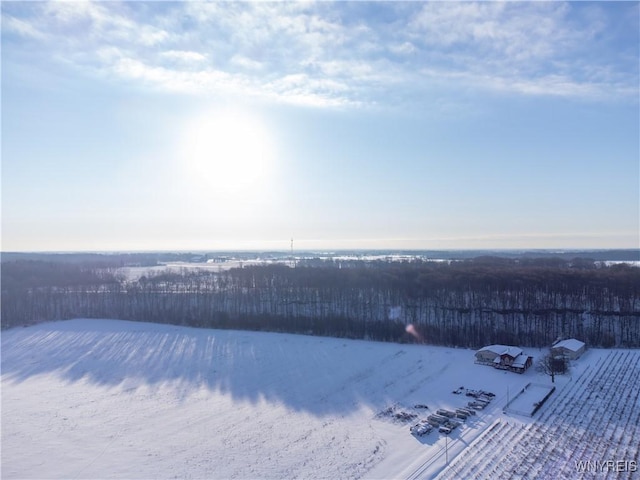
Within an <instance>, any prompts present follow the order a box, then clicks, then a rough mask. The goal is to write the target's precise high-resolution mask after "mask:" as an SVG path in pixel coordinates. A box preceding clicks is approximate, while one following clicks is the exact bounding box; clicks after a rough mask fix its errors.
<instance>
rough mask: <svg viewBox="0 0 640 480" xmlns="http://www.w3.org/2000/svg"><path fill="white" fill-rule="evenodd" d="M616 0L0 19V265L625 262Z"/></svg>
mask: <svg viewBox="0 0 640 480" xmlns="http://www.w3.org/2000/svg"><path fill="white" fill-rule="evenodd" d="M639 6H640V4H639V3H638V2H569V3H563V2H530V3H529V2H507V3H498V2H482V3H462V2H435V3H426V2H393V3H391V2H319V3H314V2H296V3H292V2H277V3H265V2H251V3H244V2H233V3H223V2H148V3H147V2H137V1H136V2H111V1H110V2H87V1H77V2H53V3H48V2H47V3H45V2H5V1H3V2H2V3H1V7H0V8H1V9H2V45H1V48H2V170H1V174H2V236H1V240H2V245H1V249H2V251H109V250H127V251H132V250H288V249H289V248H290V242H291V239H292V238H293V239H294V246H295V247H294V248H295V249H300V250H310V249H325V250H327V249H328V250H331V249H494V248H495V249H523V248H526V249H530V248H543V249H546V248H553V249H555V248H579V249H582V248H638V247H640V133H639V132H640V121H639V116H640V115H639V91H640V90H639V84H640V75H639V59H640V53H639V45H640V38H639V35H640V33H639V32H640V8H639Z"/></svg>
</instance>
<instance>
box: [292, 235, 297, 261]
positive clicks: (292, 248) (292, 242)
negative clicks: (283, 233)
mask: <svg viewBox="0 0 640 480" xmlns="http://www.w3.org/2000/svg"><path fill="white" fill-rule="evenodd" d="M291 266H292V267H295V266H296V261H295V260H294V258H293V237H291Z"/></svg>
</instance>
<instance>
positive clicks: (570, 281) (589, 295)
mask: <svg viewBox="0 0 640 480" xmlns="http://www.w3.org/2000/svg"><path fill="white" fill-rule="evenodd" d="M1 313H2V327H3V328H8V327H13V326H17V325H26V324H31V323H34V322H40V321H48V320H60V319H68V318H78V317H90V318H115V319H123V320H136V321H149V322H158V323H172V324H177V325H188V326H195V327H207V328H233V329H250V330H268V331H278V332H289V333H304V334H312V335H324V336H336V337H345V338H358V339H368V340H381V341H394V342H409V341H424V342H427V343H430V344H436V345H451V346H462V347H471V348H477V347H480V346H483V345H487V344H492V343H505V344H515V345H520V346H533V347H542V346H548V345H549V344H551V343H552V342H553V341H555V340H556V339H558V338H561V337H564V338H568V337H575V338H579V339H581V340H583V341H585V342H587V343H588V344H589V345H591V346H603V347H612V346H624V347H640V268H637V267H632V266H628V265H626V264H619V265H611V266H606V265H603V264H599V263H597V262H594V261H593V260H590V259H584V258H576V259H571V260H566V259H561V258H529V259H527V258H519V259H513V258H498V257H478V258H473V259H466V260H461V261H448V262H434V261H403V262H388V261H359V260H348V261H334V260H322V261H319V260H317V259H316V260H313V259H308V260H302V261H299V262H298V263H297V264H296V265H295V268H292V265H288V264H269V265H256V266H245V267H244V268H234V269H229V270H226V271H221V272H211V271H206V270H184V271H180V272H175V271H169V270H166V271H163V272H161V273H159V274H153V275H151V274H150V275H147V276H142V277H140V278H138V279H134V280H131V279H127V278H125V277H123V276H121V275H119V273H118V268H117V266H115V265H109V264H104V263H102V264H99V265H96V263H95V262H94V263H82V262H80V263H79V262H73V263H70V262H66V263H65V262H60V261H39V260H15V261H6V262H5V261H3V262H2V309H1ZM409 325H412V328H410V329H407V327H408V326H409ZM410 332H413V335H412V334H411V333H410Z"/></svg>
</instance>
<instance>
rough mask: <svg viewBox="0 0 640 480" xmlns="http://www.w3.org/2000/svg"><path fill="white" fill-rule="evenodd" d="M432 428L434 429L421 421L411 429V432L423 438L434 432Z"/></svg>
mask: <svg viewBox="0 0 640 480" xmlns="http://www.w3.org/2000/svg"><path fill="white" fill-rule="evenodd" d="M432 428H433V427H432V426H431V425H429V424H428V423H427V422H425V421H421V422H418V423H416V424H415V425H414V426H413V427H411V429H410V430H411V433H412V434H413V435H416V436H418V437H422V436H423V435H426V434H427V433H429V432H430V431H431V430H432Z"/></svg>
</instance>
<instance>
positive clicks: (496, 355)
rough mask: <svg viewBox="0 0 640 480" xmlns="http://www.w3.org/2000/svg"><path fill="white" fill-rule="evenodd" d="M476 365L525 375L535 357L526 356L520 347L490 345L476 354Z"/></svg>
mask: <svg viewBox="0 0 640 480" xmlns="http://www.w3.org/2000/svg"><path fill="white" fill-rule="evenodd" d="M476 363H481V364H483V365H491V366H493V367H494V368H498V369H500V370H510V371H512V372H517V373H523V372H524V371H525V370H526V369H527V368H529V367H530V366H531V364H532V363H533V357H530V356H529V355H526V354H525V353H524V352H523V351H522V349H521V348H520V347H514V346H511V345H489V346H488V347H484V348H481V349H480V350H478V351H477V352H476Z"/></svg>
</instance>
